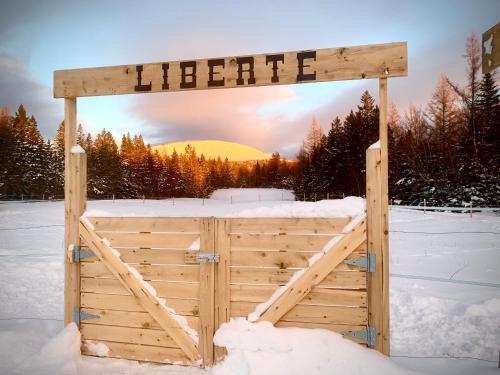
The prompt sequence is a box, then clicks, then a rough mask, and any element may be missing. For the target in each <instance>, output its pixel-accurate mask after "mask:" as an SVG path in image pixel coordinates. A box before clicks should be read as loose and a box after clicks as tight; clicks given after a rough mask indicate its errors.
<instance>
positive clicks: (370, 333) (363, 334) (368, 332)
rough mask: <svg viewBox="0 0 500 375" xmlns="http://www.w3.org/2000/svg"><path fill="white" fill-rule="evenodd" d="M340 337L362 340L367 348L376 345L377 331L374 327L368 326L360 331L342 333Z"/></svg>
mask: <svg viewBox="0 0 500 375" xmlns="http://www.w3.org/2000/svg"><path fill="white" fill-rule="evenodd" d="M342 336H348V337H354V338H356V339H360V340H364V341H366V342H367V343H368V346H375V344H376V343H377V331H376V329H375V327H371V326H368V327H366V329H363V330H361V331H349V332H344V333H342Z"/></svg>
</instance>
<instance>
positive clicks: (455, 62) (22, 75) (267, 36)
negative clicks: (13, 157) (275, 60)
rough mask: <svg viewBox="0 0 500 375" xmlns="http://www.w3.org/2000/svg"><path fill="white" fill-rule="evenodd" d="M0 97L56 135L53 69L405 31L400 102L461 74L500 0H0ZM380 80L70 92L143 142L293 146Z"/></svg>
mask: <svg viewBox="0 0 500 375" xmlns="http://www.w3.org/2000/svg"><path fill="white" fill-rule="evenodd" d="M0 7H1V9H0V106H8V107H9V108H10V110H11V112H14V111H15V110H16V109H17V107H18V105H19V104H20V103H23V104H24V105H25V107H26V109H27V110H28V112H29V113H32V114H34V115H35V117H36V118H37V119H38V123H39V127H40V129H41V131H42V133H43V134H44V136H46V137H51V138H52V137H53V136H54V134H55V131H56V129H57V126H58V124H59V123H60V122H61V120H62V118H63V100H62V99H53V97H52V79H53V71H54V70H57V69H68V68H81V67H92V66H106V65H119V64H135V63H145V62H160V61H168V60H182V59H191V58H204V57H218V56H232V55H239V54H257V53H263V52H279V51H288V50H301V49H317V48H329V47H341V46H350V45H359V44H370V43H387V42H397V41H407V42H408V53H409V76H408V77H407V78H395V79H391V80H390V81H389V99H390V100H391V101H394V102H395V103H396V104H397V105H398V107H399V109H400V111H404V110H405V109H406V107H407V106H408V104H409V103H410V102H413V103H415V104H417V105H422V106H425V105H426V103H427V101H428V99H429V97H430V94H431V92H432V90H433V88H434V86H435V84H436V82H437V79H438V77H439V75H440V74H441V73H445V74H447V75H448V76H449V77H450V78H451V79H453V80H455V81H457V82H460V83H462V82H463V81H464V71H465V63H464V60H463V57H462V55H463V53H464V48H465V47H464V45H465V39H466V38H467V36H468V35H469V34H470V33H471V32H475V33H476V34H478V35H479V36H480V35H481V34H482V33H483V32H484V31H486V30H487V29H489V28H490V27H491V26H493V25H494V24H495V23H497V22H498V16H499V15H500V1H498V0H490V1H486V0H474V1H436V0H434V1H401V0H399V1H386V2H384V1H379V2H373V1H366V2H364V1H359V0H358V1H293V0H288V1H271V0H267V1H245V2H240V1H203V2H202V1H198V2H196V1H175V2H174V1H168V2H167V1H146V0H142V1H91V0H87V1H78V2H76V1H50V2H48V1H21V0H17V1H10V0H7V1H5V0H2V3H1V5H0ZM365 89H368V90H369V91H370V92H371V93H372V94H373V95H374V96H375V97H377V81H375V80H371V81H368V80H367V81H348V82H331V83H318V84H313V85H291V86H274V87H262V88H244V89H226V90H214V91H195V92H181V93H168V94H148V95H126V96H113V97H97V98H83V99H79V107H78V111H79V112H78V113H79V122H81V123H82V124H83V125H84V127H85V130H87V131H91V132H92V133H96V132H97V131H99V130H100V129H102V128H103V127H105V128H106V129H108V130H111V131H112V132H113V134H114V135H115V136H120V135H121V134H122V133H124V132H130V133H131V134H135V133H137V132H140V133H142V134H143V135H144V137H145V140H146V142H149V143H151V144H158V143H166V142H171V141H178V140H186V139H220V140H226V141H233V142H240V143H245V144H248V145H251V146H253V147H257V148H259V149H262V150H263V151H266V152H272V151H275V150H277V151H279V152H281V153H283V154H285V155H287V156H292V155H293V154H294V153H295V152H296V150H297V148H298V146H299V145H300V143H301V141H302V139H303V137H304V136H305V134H306V132H307V129H308V127H309V124H310V123H311V119H312V117H313V115H316V116H317V117H318V119H319V121H320V123H321V125H322V126H323V128H324V129H328V128H329V126H330V125H329V124H330V122H331V120H332V119H333V118H334V117H335V116H336V115H345V114H346V112H347V111H348V110H349V109H350V108H354V107H355V106H356V105H357V104H358V101H359V97H360V95H361V93H362V91H363V90H365Z"/></svg>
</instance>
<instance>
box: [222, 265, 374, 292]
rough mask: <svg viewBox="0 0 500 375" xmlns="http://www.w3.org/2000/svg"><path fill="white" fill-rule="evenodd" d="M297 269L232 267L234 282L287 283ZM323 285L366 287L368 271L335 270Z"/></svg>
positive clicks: (332, 286)
mask: <svg viewBox="0 0 500 375" xmlns="http://www.w3.org/2000/svg"><path fill="white" fill-rule="evenodd" d="M295 272H297V270H289V269H284V270H282V269H278V268H253V267H252V268H251V267H231V283H232V284H272V285H285V284H286V283H288V280H290V278H291V277H292V276H293V275H294V274H295ZM319 285H320V286H322V287H331V288H335V287H336V288H349V289H364V288H365V287H366V272H364V271H333V272H331V273H329V274H328V275H327V276H325V277H324V280H322V282H321V283H319Z"/></svg>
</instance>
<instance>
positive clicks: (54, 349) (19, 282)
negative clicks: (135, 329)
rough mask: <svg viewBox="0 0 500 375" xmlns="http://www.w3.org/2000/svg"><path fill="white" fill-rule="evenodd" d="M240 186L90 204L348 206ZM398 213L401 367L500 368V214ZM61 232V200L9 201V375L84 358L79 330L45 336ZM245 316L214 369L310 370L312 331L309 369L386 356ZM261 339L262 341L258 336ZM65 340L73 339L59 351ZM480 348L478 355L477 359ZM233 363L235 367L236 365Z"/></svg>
mask: <svg viewBox="0 0 500 375" xmlns="http://www.w3.org/2000/svg"><path fill="white" fill-rule="evenodd" d="M233 193H234V195H233V196H234V197H236V196H239V195H238V194H239V193H238V192H232V193H229V192H225V193H219V194H220V196H219V197H216V198H217V199H207V200H201V199H176V200H175V201H171V200H168V201H155V200H151V201H149V200H146V201H144V202H143V201H141V200H139V201H116V202H112V201H92V202H89V212H91V213H92V214H93V215H95V214H116V213H118V212H123V211H124V210H125V211H126V212H127V214H136V215H145V214H155V213H160V212H161V213H163V214H165V215H171V216H185V215H190V216H200V215H214V216H240V215H241V216H247V215H248V216H251V215H253V214H258V213H260V214H261V216H268V215H271V213H272V212H280V213H281V214H285V213H288V215H287V216H290V215H306V214H307V212H310V213H311V215H312V216H315V215H317V216H328V212H333V211H334V210H337V212H339V210H346V209H347V208H346V207H345V206H346V205H345V204H341V203H339V202H338V201H337V202H336V201H329V202H325V201H322V202H316V203H304V202H295V203H293V202H285V201H284V200H287V197H288V196H287V194H288V193H283V195H282V194H281V192H279V195H277V194H278V193H277V192H276V193H275V194H274V196H276V198H275V199H276V200H274V201H272V200H266V199H263V196H264V194H262V195H261V201H260V202H259V201H258V198H257V199H256V201H254V202H250V201H249V200H248V199H243V198H242V199H241V200H239V201H238V200H237V199H236V198H233V202H231V199H230V198H229V199H227V197H228V194H233ZM237 193H238V194H237ZM214 198H215V197H214ZM270 199H272V196H271V198H270ZM344 203H345V202H344ZM349 203H350V205H347V206H350V207H352V208H351V212H347V211H345V212H343V214H350V215H354V214H355V213H356V212H357V211H358V210H359V207H358V206H357V204H358V203H359V200H356V199H352V198H351V201H350V202H349ZM311 215H309V216H311ZM390 221H391V227H390V229H391V235H390V240H391V265H390V272H391V274H392V275H393V276H392V277H391V350H392V355H393V358H392V360H393V361H394V362H396V363H397V364H399V366H401V367H403V368H406V369H410V370H415V371H422V372H426V373H430V374H444V375H445V374H464V375H465V374H498V368H497V363H498V350H499V349H500V234H499V233H500V216H498V215H494V214H474V215H473V217H472V218H471V217H469V215H467V214H452V213H429V212H428V213H426V214H424V213H423V212H416V211H410V210H403V209H392V210H391V212H390ZM63 233H64V227H63V203H62V202H37V203H22V202H4V203H0V374H18V373H27V372H29V373H37V368H38V367H37V364H39V363H40V358H45V359H46V358H49V359H50V360H51V361H52V362H51V363H52V367H49V368H52V371H51V372H50V373H54V374H56V373H57V371H55V370H54V368H57V369H59V371H60V372H61V373H62V370H61V369H62V367H61V364H62V363H65V364H67V363H72V362H71V361H69V360H68V358H70V359H71V358H73V359H74V358H76V357H78V353H77V351H76V352H75V350H74V349H75V348H74V347H72V346H71V343H72V342H74V341H75V337H76V335H77V334H78V332H77V331H76V332H74V331H71V329H69V330H65V331H64V332H63V333H62V334H60V335H59V336H58V337H57V338H56V339H55V341H51V342H50V343H49V345H48V346H47V345H46V344H47V342H48V341H49V340H50V339H51V338H53V337H55V336H56V335H57V333H58V332H59V331H60V330H61V329H62V311H63V307H62V304H63V300H62V291H63V263H62V262H63V257H62V249H63ZM408 276H410V277H413V276H417V277H419V278H408ZM426 278H430V279H426ZM246 324H249V323H246V322H234V324H233V325H232V326H230V327H226V329H225V330H224V331H223V332H221V333H220V334H219V335H218V339H219V340H222V341H221V342H225V343H226V344H227V345H229V346H231V347H232V349H233V350H232V351H231V350H230V355H229V357H228V360H227V361H226V362H225V364H224V366H226V367H222V368H220V367H219V368H215V369H214V371H213V372H214V373H216V374H217V373H234V374H237V373H241V374H245V370H246V369H252V368H253V369H254V370H255V371H258V370H259V368H254V367H252V364H254V365H255V364H256V363H265V362H266V361H267V362H268V363H270V364H276V365H280V363H289V364H290V365H293V366H294V367H293V368H295V369H296V371H297V373H304V372H306V371H305V370H304V368H300V363H298V362H297V361H300V358H299V357H298V356H297V353H299V351H300V352H302V351H303V349H304V348H307V347H306V345H307V344H308V343H311V342H312V343H316V342H317V343H318V348H321V349H322V350H312V351H310V352H309V355H312V354H318V353H326V354H328V355H327V357H330V358H329V360H328V362H327V363H318V364H317V366H316V367H315V370H311V371H309V372H310V373H321V371H325V373H332V371H333V370H334V369H342V368H343V366H344V367H345V366H351V367H352V368H353V369H355V370H356V371H359V372H354V370H353V372H352V373H359V374H364V373H375V371H373V372H362V366H361V365H359V366H358V365H355V364H354V363H351V364H349V362H348V361H352V358H353V357H351V356H350V355H349V353H351V355H352V353H357V354H356V356H355V357H354V358H356V360H355V361H359V358H360V356H361V357H363V360H366V361H367V363H369V364H374V363H375V364H376V363H378V362H377V361H378V360H379V359H380V358H378V357H377V356H375V357H377V358H375V357H373V356H371V354H372V353H370V354H368V355H367V354H366V350H365V351H362V352H357V351H359V350H360V349H361V347H359V346H358V345H354V346H352V345H350V344H351V343H350V342H349V341H348V340H342V341H339V340H338V339H339V338H338V337H337V336H335V335H333V334H328V335H323V334H322V333H321V334H318V335H314V336H311V334H310V333H305V332H301V331H302V330H295V329H294V331H293V332H290V333H289V334H286V335H287V336H286V337H287V338H288V339H289V340H290V341H289V342H287V345H278V344H279V342H280V337H283V335H284V333H283V331H282V330H283V329H267V328H266V329H263V328H261V327H259V326H255V325H253V326H250V327H247V326H246ZM238 332H239V333H238ZM245 332H246V334H245ZM235 335H236V336H235ZM263 335H264V336H265V337H266V338H265V339H264V338H263ZM235 337H236V338H237V340H235ZM256 338H257V342H262V343H263V344H262V345H260V346H258V347H255V339H256ZM264 340H269V341H266V342H263V341H264ZM315 340H317V341H315ZM281 341H283V340H281ZM269 342H274V343H276V345H274V346H272V345H269V344H268V343H269ZM266 343H267V344H266ZM346 343H347V344H346ZM44 345H45V346H44ZM301 345H302V346H301ZM42 347H43V349H42V350H43V353H42V355H40V354H39V352H40V350H41V348H42ZM62 347H66V348H67V350H63V352H62V353H61V352H60V351H61V348H62ZM310 347H311V345H309V348H310ZM72 348H73V351H72V350H71V349H72ZM76 349H78V348H76ZM256 349H260V350H258V351H256ZM298 349H300V350H299V351H298ZM294 354H295V355H294ZM318 355H319V354H318ZM291 356H293V361H292V360H291V358H292V357H291ZM406 357H462V358H463V359H450V358H406ZM466 357H468V358H469V359H467V358H466ZM472 357H474V358H477V359H470V358H472ZM317 358H321V357H317ZM323 358H326V357H325V356H323ZM271 359H273V360H274V362H272V361H271ZM294 361H295V362H294ZM346 361H347V362H346ZM355 361H354V362H355ZM380 361H381V362H380V367H379V368H380V369H381V370H380V371H382V369H383V371H384V373H391V372H390V371H393V372H392V373H395V374H396V373H402V372H403V370H402V369H401V367H399V368H398V367H395V365H394V364H393V363H390V362H387V361H383V358H382V359H380ZM45 364H46V363H45ZM231 366H236V367H231ZM238 366H239V367H238ZM245 366H247V367H246V368H245ZM231 369H233V371H232V372H228V371H231ZM369 369H370V368H369ZM74 370H75V369H74V368H71V366H69V367H67V368H65V369H64V371H66V373H74V372H72V371H74ZM237 370H238V371H239V372H237ZM260 370H261V371H264V370H262V368H260ZM372 370H373V368H372ZM79 371H80V373H84V374H87V373H88V374H91V373H92V374H96V373H109V374H145V373H148V374H149V373H152V374H160V373H162V374H183V375H185V374H205V373H206V372H205V371H204V370H201V369H197V368H185V367H178V366H157V365H152V364H140V363H137V362H131V361H125V360H113V359H100V358H90V357H85V358H84V359H83V361H82V362H81V366H80V368H79ZM217 371H218V372H217ZM224 371H226V372H224ZM342 373H345V372H342Z"/></svg>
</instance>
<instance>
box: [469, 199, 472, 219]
mask: <svg viewBox="0 0 500 375" xmlns="http://www.w3.org/2000/svg"><path fill="white" fill-rule="evenodd" d="M469 209H470V217H472V199H471V200H470V204H469Z"/></svg>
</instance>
